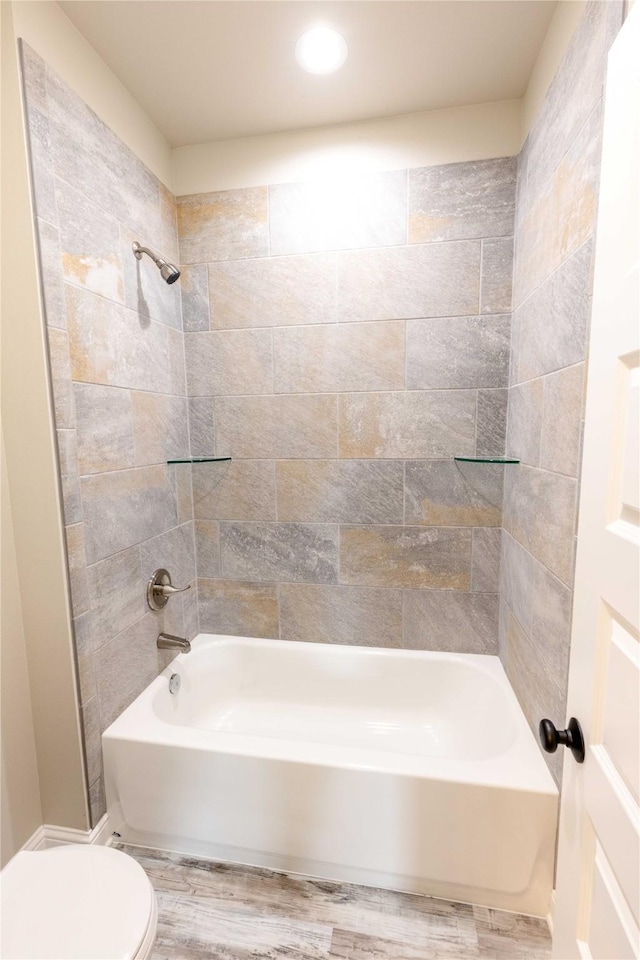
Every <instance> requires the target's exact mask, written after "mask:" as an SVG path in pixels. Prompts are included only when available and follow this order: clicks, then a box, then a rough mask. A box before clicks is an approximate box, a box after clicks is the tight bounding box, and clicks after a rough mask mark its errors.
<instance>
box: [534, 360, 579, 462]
mask: <svg viewBox="0 0 640 960" xmlns="http://www.w3.org/2000/svg"><path fill="white" fill-rule="evenodd" d="M584 375H585V365H584V363H579V364H576V366H574V367H568V368H566V369H565V370H559V371H558V372H557V373H552V374H550V375H549V376H547V377H545V378H544V381H543V382H544V414H543V418H542V436H541V441H540V466H541V467H544V469H545V470H553V471H554V472H556V473H566V474H568V475H569V476H572V477H577V476H578V474H579V471H580V443H581V437H582V418H583V409H584Z"/></svg>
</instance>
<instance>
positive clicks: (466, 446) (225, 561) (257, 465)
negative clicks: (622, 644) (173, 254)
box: [178, 158, 516, 653]
mask: <svg viewBox="0 0 640 960" xmlns="http://www.w3.org/2000/svg"><path fill="white" fill-rule="evenodd" d="M515 186H516V161H515V159H513V158H504V159H496V160H484V161H478V162H468V163H457V164H452V165H447V166H441V167H432V168H424V169H413V170H409V171H396V172H389V173H379V174H374V175H368V176H360V177H358V178H357V179H353V178H348V177H344V178H338V177H336V178H334V179H333V180H332V181H331V182H328V183H323V184H318V183H309V184H304V183H303V184H300V183H292V184H283V185H270V186H263V187H256V188H251V189H243V190H233V191H225V192H221V193H213V194H206V195H197V196H184V197H180V198H178V230H179V238H180V259H181V263H182V264H183V296H184V300H183V310H184V329H185V354H186V365H187V388H188V395H189V404H190V418H191V442H192V452H193V453H194V454H201V455H206V454H211V453H213V452H214V451H215V453H216V454H217V455H219V456H225V455H227V456H231V457H232V458H233V459H232V461H231V462H230V463H224V464H206V465H199V466H196V467H194V470H193V492H194V514H195V528H196V544H197V570H198V595H199V611H200V626H201V629H202V630H205V631H213V632H216V633H231V634H240V635H242V634H244V635H249V636H258V637H282V638H283V639H289V640H295V639H302V640H312V641H324V642H329V643H332V642H333V643H336V642H337V643H355V644H370V645H380V646H387V647H401V646H403V647H407V648H418V649H435V650H456V651H465V652H474V653H496V652H497V648H498V647H497V643H498V579H499V569H498V568H499V558H500V525H501V506H502V493H503V470H504V468H503V467H501V466H495V465H490V464H475V463H466V464H463V463H460V464H458V463H455V462H454V461H453V459H452V458H453V457H454V456H456V455H460V456H474V455H478V456H482V455H501V454H503V453H504V443H505V414H506V402H507V389H506V388H507V385H508V367H509V340H510V325H511V318H510V309H511V272H512V233H513V223H514V205H515Z"/></svg>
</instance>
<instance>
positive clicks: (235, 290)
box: [185, 253, 336, 330]
mask: <svg viewBox="0 0 640 960" xmlns="http://www.w3.org/2000/svg"><path fill="white" fill-rule="evenodd" d="M209 297H210V301H211V329H213V330H221V329H224V328H232V327H281V326H289V325H292V324H295V325H298V324H302V323H329V322H331V321H333V320H335V319H336V258H335V255H334V254H330V253H320V254H311V255H308V256H306V255H305V256H297V257H271V258H269V259H263V260H239V261H236V262H233V261H230V262H228V263H212V264H210V265H209ZM185 329H187V328H186V327H185Z"/></svg>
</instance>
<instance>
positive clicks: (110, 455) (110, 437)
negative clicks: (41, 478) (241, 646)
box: [73, 383, 134, 475]
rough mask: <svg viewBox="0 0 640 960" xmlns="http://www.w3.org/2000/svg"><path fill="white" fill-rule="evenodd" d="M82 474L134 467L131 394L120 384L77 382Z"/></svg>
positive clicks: (80, 466) (77, 411)
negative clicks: (100, 384)
mask: <svg viewBox="0 0 640 960" xmlns="http://www.w3.org/2000/svg"><path fill="white" fill-rule="evenodd" d="M73 391H74V394H75V404H76V414H77V418H78V419H77V430H76V433H77V441H78V464H79V468H80V473H81V474H83V475H84V474H89V473H101V472H104V471H106V470H124V469H126V468H127V467H133V466H134V448H133V418H132V412H131V393H130V392H129V390H121V389H120V388H118V387H103V386H98V385H97V384H93V383H74V385H73Z"/></svg>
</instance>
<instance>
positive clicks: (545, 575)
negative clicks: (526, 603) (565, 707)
mask: <svg viewBox="0 0 640 960" xmlns="http://www.w3.org/2000/svg"><path fill="white" fill-rule="evenodd" d="M572 603H573V593H572V591H571V590H570V589H569V588H568V587H567V586H565V584H564V583H562V582H561V581H560V580H558V578H557V577H554V576H553V574H551V573H549V571H548V570H547V568H546V567H544V566H543V565H542V564H541V563H536V565H535V570H534V575H533V604H532V617H531V630H530V637H531V641H532V643H533V645H534V646H535V648H536V650H537V651H538V652H539V654H540V657H541V659H542V660H543V662H544V663H545V665H546V667H547V669H548V670H549V673H550V674H551V676H552V677H553V678H554V680H555V681H556V683H557V685H558V686H559V688H560V690H566V689H567V678H568V673H569V648H570V645H571V606H572Z"/></svg>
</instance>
